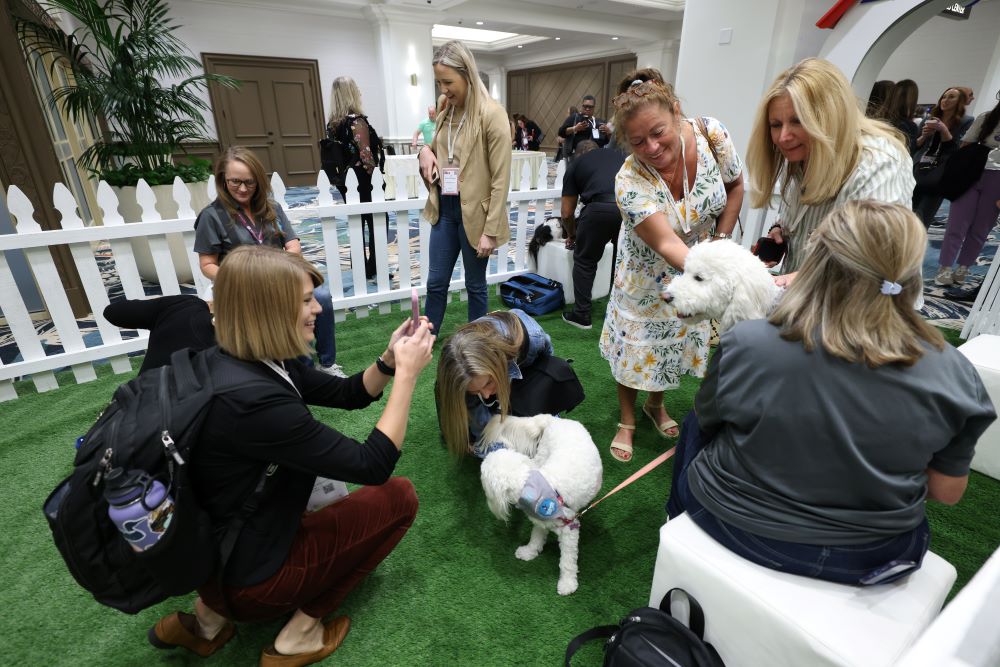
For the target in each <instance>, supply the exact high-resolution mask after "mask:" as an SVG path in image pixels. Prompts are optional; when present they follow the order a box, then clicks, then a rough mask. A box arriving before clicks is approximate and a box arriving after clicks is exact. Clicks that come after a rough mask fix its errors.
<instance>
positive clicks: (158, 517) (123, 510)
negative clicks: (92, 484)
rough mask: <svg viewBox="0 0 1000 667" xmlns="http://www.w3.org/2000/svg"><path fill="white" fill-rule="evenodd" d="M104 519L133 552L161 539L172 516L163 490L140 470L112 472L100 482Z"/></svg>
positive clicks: (171, 508) (168, 497) (113, 470)
mask: <svg viewBox="0 0 1000 667" xmlns="http://www.w3.org/2000/svg"><path fill="white" fill-rule="evenodd" d="M104 498H105V499H106V500H107V501H108V516H110V517H111V520H112V521H114V523H115V525H116V526H118V530H120V531H121V533H122V536H123V537H124V538H125V540H126V541H127V542H128V543H129V544H130V545H131V546H132V549H133V550H135V551H145V550H146V549H148V548H150V547H151V546H153V545H154V544H156V542H157V541H158V540H159V539H160V538H161V537H163V534H164V533H165V532H166V530H167V527H168V526H169V525H170V519H171V517H172V516H173V512H174V501H173V499H172V498H171V497H170V496H169V495H168V494H167V489H166V487H164V486H163V484H162V483H160V482H158V481H157V480H155V479H153V478H152V477H150V476H149V475H147V474H146V473H145V472H142V471H141V470H124V469H123V468H114V469H112V470H111V471H110V472H109V473H108V475H107V477H105V479H104Z"/></svg>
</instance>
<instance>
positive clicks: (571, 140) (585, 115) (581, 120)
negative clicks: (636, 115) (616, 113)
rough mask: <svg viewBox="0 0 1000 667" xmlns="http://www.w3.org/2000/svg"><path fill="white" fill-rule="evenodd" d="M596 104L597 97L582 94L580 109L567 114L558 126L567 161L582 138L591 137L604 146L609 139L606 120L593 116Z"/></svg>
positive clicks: (609, 132)
mask: <svg viewBox="0 0 1000 667" xmlns="http://www.w3.org/2000/svg"><path fill="white" fill-rule="evenodd" d="M596 106H597V99H596V98H595V97H594V96H593V95H584V96H583V101H582V102H581V103H580V111H579V112H578V113H572V114H570V115H569V116H567V117H566V120H564V121H563V124H562V126H561V127H560V128H559V136H560V137H562V138H563V145H562V156H563V157H564V158H566V160H567V163H568V161H570V160H572V159H573V155H574V153H575V152H576V147H577V146H579V145H580V143H581V142H582V141H583V140H585V139H593V140H594V141H595V142H597V145H598V146H606V145H607V143H608V141H610V140H611V128H610V127H609V126H608V122H607V121H606V120H602V119H600V118H596V117H595V116H594V109H595V108H596Z"/></svg>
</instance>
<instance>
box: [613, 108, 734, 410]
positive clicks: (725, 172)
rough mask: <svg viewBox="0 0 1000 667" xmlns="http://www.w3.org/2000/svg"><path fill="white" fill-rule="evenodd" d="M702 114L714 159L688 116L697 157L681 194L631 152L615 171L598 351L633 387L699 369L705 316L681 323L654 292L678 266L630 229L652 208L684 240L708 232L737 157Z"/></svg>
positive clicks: (654, 386)
mask: <svg viewBox="0 0 1000 667" xmlns="http://www.w3.org/2000/svg"><path fill="white" fill-rule="evenodd" d="M703 121H704V123H705V126H706V130H707V133H708V136H709V137H710V138H711V140H712V144H713V145H714V146H715V150H716V152H717V153H718V162H716V159H715V157H714V156H713V155H712V150H711V148H710V147H709V145H708V141H707V140H706V139H705V136H704V135H703V134H702V133H701V132H700V131H699V130H698V125H697V123H696V122H695V121H693V120H691V119H688V121H687V122H689V123H691V124H692V126H693V127H694V136H695V141H696V143H697V149H698V160H697V168H696V169H697V170H696V174H695V178H694V184H693V186H692V187H691V188H690V190H689V191H688V195H687V197H686V199H685V200H681V201H674V199H673V196H672V195H671V194H670V191H669V189H667V187H666V185H665V184H664V183H663V180H662V179H661V178H660V177H659V175H657V174H656V172H654V171H653V170H651V169H650V168H648V167H646V165H644V164H643V163H642V162H641V161H639V160H638V159H636V157H635V156H634V155H632V156H629V157H628V158H627V159H626V160H625V164H624V165H622V168H621V170H620V171H619V172H618V175H617V177H616V178H615V196H616V198H617V200H618V208H619V209H620V210H621V212H622V230H621V236H620V238H619V241H618V248H619V252H618V262H617V266H616V267H615V280H614V287H613V288H612V290H611V297H610V298H609V300H608V310H607V315H606V317H605V319H604V330H603V331H602V332H601V341H600V350H601V356H603V357H604V358H605V359H607V360H608V362H609V364H610V365H611V374H612V375H613V376H614V378H615V381H616V382H618V383H619V384H622V385H625V386H626V387H631V388H633V389H638V390H640V391H663V390H666V389H672V388H674V387H677V386H678V384H679V383H680V376H681V374H683V373H688V374H690V375H693V376H695V377H703V376H704V375H705V366H706V364H707V362H708V341H709V337H710V335H711V330H710V325H709V322H708V321H707V320H706V321H704V322H698V323H694V324H687V323H685V322H683V321H682V320H681V319H680V318H678V317H677V311H676V310H675V309H674V307H673V306H671V305H670V304H668V303H666V302H665V301H663V300H662V299H661V298H660V291H661V290H662V289H663V288H664V287H665V286H666V285H667V284H668V283H669V282H670V280H671V279H672V278H673V277H674V276H676V275H679V272H678V271H675V270H674V269H673V268H672V267H671V266H670V265H669V264H668V263H667V261H666V260H665V259H664V258H663V257H662V256H661V255H659V254H658V253H656V252H655V251H654V250H653V249H652V248H650V247H649V246H648V245H646V244H645V242H643V240H642V239H640V238H639V235H638V234H636V233H635V228H636V227H637V226H638V225H640V224H642V223H643V221H645V220H646V219H647V218H648V217H649V216H651V215H653V214H654V213H658V212H659V213H663V214H665V215H666V217H667V220H668V222H669V223H670V225H671V226H672V227H673V229H674V232H676V233H677V235H678V236H680V237H681V238H682V239H683V240H684V241H685V243H687V244H688V246H691V245H694V244H695V243H696V242H698V241H701V240H706V239H708V237H709V236H710V235H711V232H712V228H713V227H714V225H715V220H716V218H717V217H718V216H719V214H720V213H722V210H723V209H724V208H725V206H726V190H725V185H724V184H725V183H731V182H732V181H734V180H736V179H737V178H739V176H740V174H741V173H742V171H743V162H742V160H741V159H740V156H739V155H738V154H737V152H736V148H735V146H733V142H732V139H731V138H730V136H729V132H728V131H727V130H726V128H725V126H723V124H722V123H720V122H719V121H718V120H716V119H714V118H708V117H705V118H704V119H703ZM684 150H685V152H686V151H688V150H690V147H689V146H685V147H684ZM685 219H686V222H685Z"/></svg>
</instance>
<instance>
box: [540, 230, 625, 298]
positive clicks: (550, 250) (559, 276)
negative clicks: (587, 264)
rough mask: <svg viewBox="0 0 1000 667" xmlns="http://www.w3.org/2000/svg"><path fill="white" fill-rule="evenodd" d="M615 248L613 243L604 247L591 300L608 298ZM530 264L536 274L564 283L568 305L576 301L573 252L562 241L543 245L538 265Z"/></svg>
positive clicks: (564, 293) (558, 240)
mask: <svg viewBox="0 0 1000 667" xmlns="http://www.w3.org/2000/svg"><path fill="white" fill-rule="evenodd" d="M613 247H614V246H612V245H611V243H608V244H606V245H605V246H604V254H603V255H601V261H600V262H598V263H597V273H596V275H594V287H593V289H591V290H590V298H591V299H600V298H601V297H604V296H607V295H608V292H609V291H610V285H611V256H612V255H613V254H614V250H613ZM528 264H529V268H530V270H531V271H533V272H534V273H537V274H538V275H540V276H545V277H546V278H548V279H550V280H558V281H559V282H560V283H562V286H563V297H565V299H566V303H574V302H575V301H576V296H575V295H574V294H573V251H572V250H567V249H566V246H565V245H563V241H562V239H554V240H552V241H549V242H548V243H546V244H545V245H543V246H542V247H541V248H539V249H538V262H537V265H536V263H535V262H534V261H533V260H531V259H530V258H529V260H528Z"/></svg>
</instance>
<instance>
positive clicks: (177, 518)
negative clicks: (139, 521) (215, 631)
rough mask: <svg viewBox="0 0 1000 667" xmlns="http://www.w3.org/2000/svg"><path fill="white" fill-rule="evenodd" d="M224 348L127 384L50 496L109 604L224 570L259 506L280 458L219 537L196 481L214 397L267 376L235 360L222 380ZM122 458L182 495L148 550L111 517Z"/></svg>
mask: <svg viewBox="0 0 1000 667" xmlns="http://www.w3.org/2000/svg"><path fill="white" fill-rule="evenodd" d="M218 357H219V352H218V348H215V347H213V348H210V349H208V350H205V351H203V352H199V353H194V352H191V351H190V350H187V349H183V350H179V351H177V352H175V353H174V354H173V355H171V358H170V364H169V365H167V366H161V367H159V368H156V369H153V370H150V371H148V372H146V373H143V374H142V375H140V376H138V377H136V378H135V379H133V380H130V381H129V382H126V383H124V384H122V385H120V386H119V387H118V389H117V390H115V394H114V398H113V399H112V401H111V403H110V404H109V405H108V407H107V408H105V409H104V412H102V413H101V415H100V417H98V419H97V422H96V423H95V424H94V425H93V426H92V427H91V428H90V430H89V431H87V434H86V435H84V436H83V438H82V439H81V444H80V447H79V450H78V451H77V454H76V458H75V460H74V462H73V465H74V469H73V473H72V474H71V475H70V476H69V477H67V478H66V479H65V480H63V481H62V482H61V483H60V484H59V485H58V486H56V488H55V490H54V491H52V493H51V494H49V497H48V498H47V499H46V500H45V504H44V505H43V508H42V509H43V511H44V513H45V518H46V519H47V520H48V522H49V527H50V528H51V529H52V537H53V539H54V540H55V543H56V547H57V548H58V549H59V553H60V554H61V555H62V557H63V560H65V561H66V566H67V567H68V568H69V571H70V574H72V575H73V578H74V579H76V581H77V583H78V584H80V585H81V586H82V587H83V588H85V589H87V590H88V591H89V592H90V593H91V594H92V595H93V596H94V598H95V599H96V600H97V601H98V602H100V603H101V604H104V605H107V606H109V607H113V608H115V609H118V610H120V611H124V612H126V613H129V614H135V613H138V612H140V611H142V610H143V609H146V608H147V607H150V606H152V605H154V604H156V603H158V602H162V601H163V600H165V599H167V598H168V597H171V596H174V595H184V594H186V593H190V592H191V591H193V590H195V589H196V588H198V587H199V586H201V585H203V584H205V583H207V582H208V581H209V580H210V579H212V578H213V576H216V577H221V574H222V571H223V568H224V567H225V563H226V562H227V561H228V559H229V556H230V555H231V553H232V550H233V547H234V546H235V544H236V539H237V537H239V533H240V530H241V529H242V527H243V524H244V522H245V521H246V519H247V518H248V517H249V516H250V515H251V514H252V513H253V512H254V510H255V509H256V507H257V502H258V500H259V499H260V496H261V493H262V492H263V489H264V483H265V481H266V479H267V477H268V476H269V475H268V473H273V471H274V469H275V466H273V465H272V466H269V467H268V469H267V470H266V471H265V473H264V474H263V475H262V476H261V479H260V481H259V482H258V484H257V488H256V489H255V491H254V492H252V493H251V494H250V497H249V498H247V500H246V502H245V503H244V505H243V508H242V510H241V511H240V512H239V514H238V516H237V517H236V518H235V519H233V520H232V522H231V523H230V524H229V525H228V526H226V528H225V532H224V533H222V535H223V538H222V540H221V543H220V542H219V540H218V538H217V536H216V534H215V533H214V532H213V525H212V521H211V519H210V518H209V516H208V514H207V513H206V512H205V511H204V510H203V509H202V507H201V506H200V505H199V504H198V499H197V498H196V497H195V494H194V490H193V488H192V486H191V480H190V473H189V468H190V466H189V465H188V463H189V462H190V461H191V456H192V453H193V449H194V447H195V445H196V444H197V440H198V435H199V432H200V430H201V425H202V422H203V421H204V418H205V415H206V414H207V413H208V408H209V405H210V403H211V401H212V399H213V397H215V396H217V395H219V394H221V393H224V392H226V391H230V390H232V389H235V388H237V387H240V386H242V387H245V386H247V385H248V384H256V383H266V382H267V380H266V379H263V378H261V377H259V376H257V375H255V374H253V372H252V371H250V370H249V369H248V368H247V367H246V366H244V365H242V364H226V368H225V371H224V372H223V373H222V374H221V376H220V377H218V378H215V380H213V371H216V372H218V368H217V366H218V365H219V364H218V362H217V361H215V360H217V359H218ZM213 362H214V363H213ZM115 467H121V468H125V469H126V470H143V471H145V472H147V473H148V474H149V475H151V476H153V477H155V478H156V479H158V480H159V481H161V482H162V483H163V484H164V486H166V487H167V489H168V493H169V494H170V496H171V497H172V498H173V501H174V509H173V515H172V516H171V519H170V523H169V525H168V527H167V529H166V532H165V533H164V534H163V536H162V537H161V538H160V539H159V541H157V543H156V544H155V545H153V546H152V547H150V548H149V549H147V550H146V551H143V552H139V553H136V552H135V551H133V550H132V548H131V546H129V544H128V542H126V541H125V539H124V538H123V537H122V535H121V533H120V532H119V531H118V528H117V527H116V526H115V524H114V523H113V522H112V521H111V518H110V517H109V516H108V502H107V500H105V498H104V484H103V481H104V478H105V476H106V475H107V472H108V471H109V470H111V469H112V468H115Z"/></svg>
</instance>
